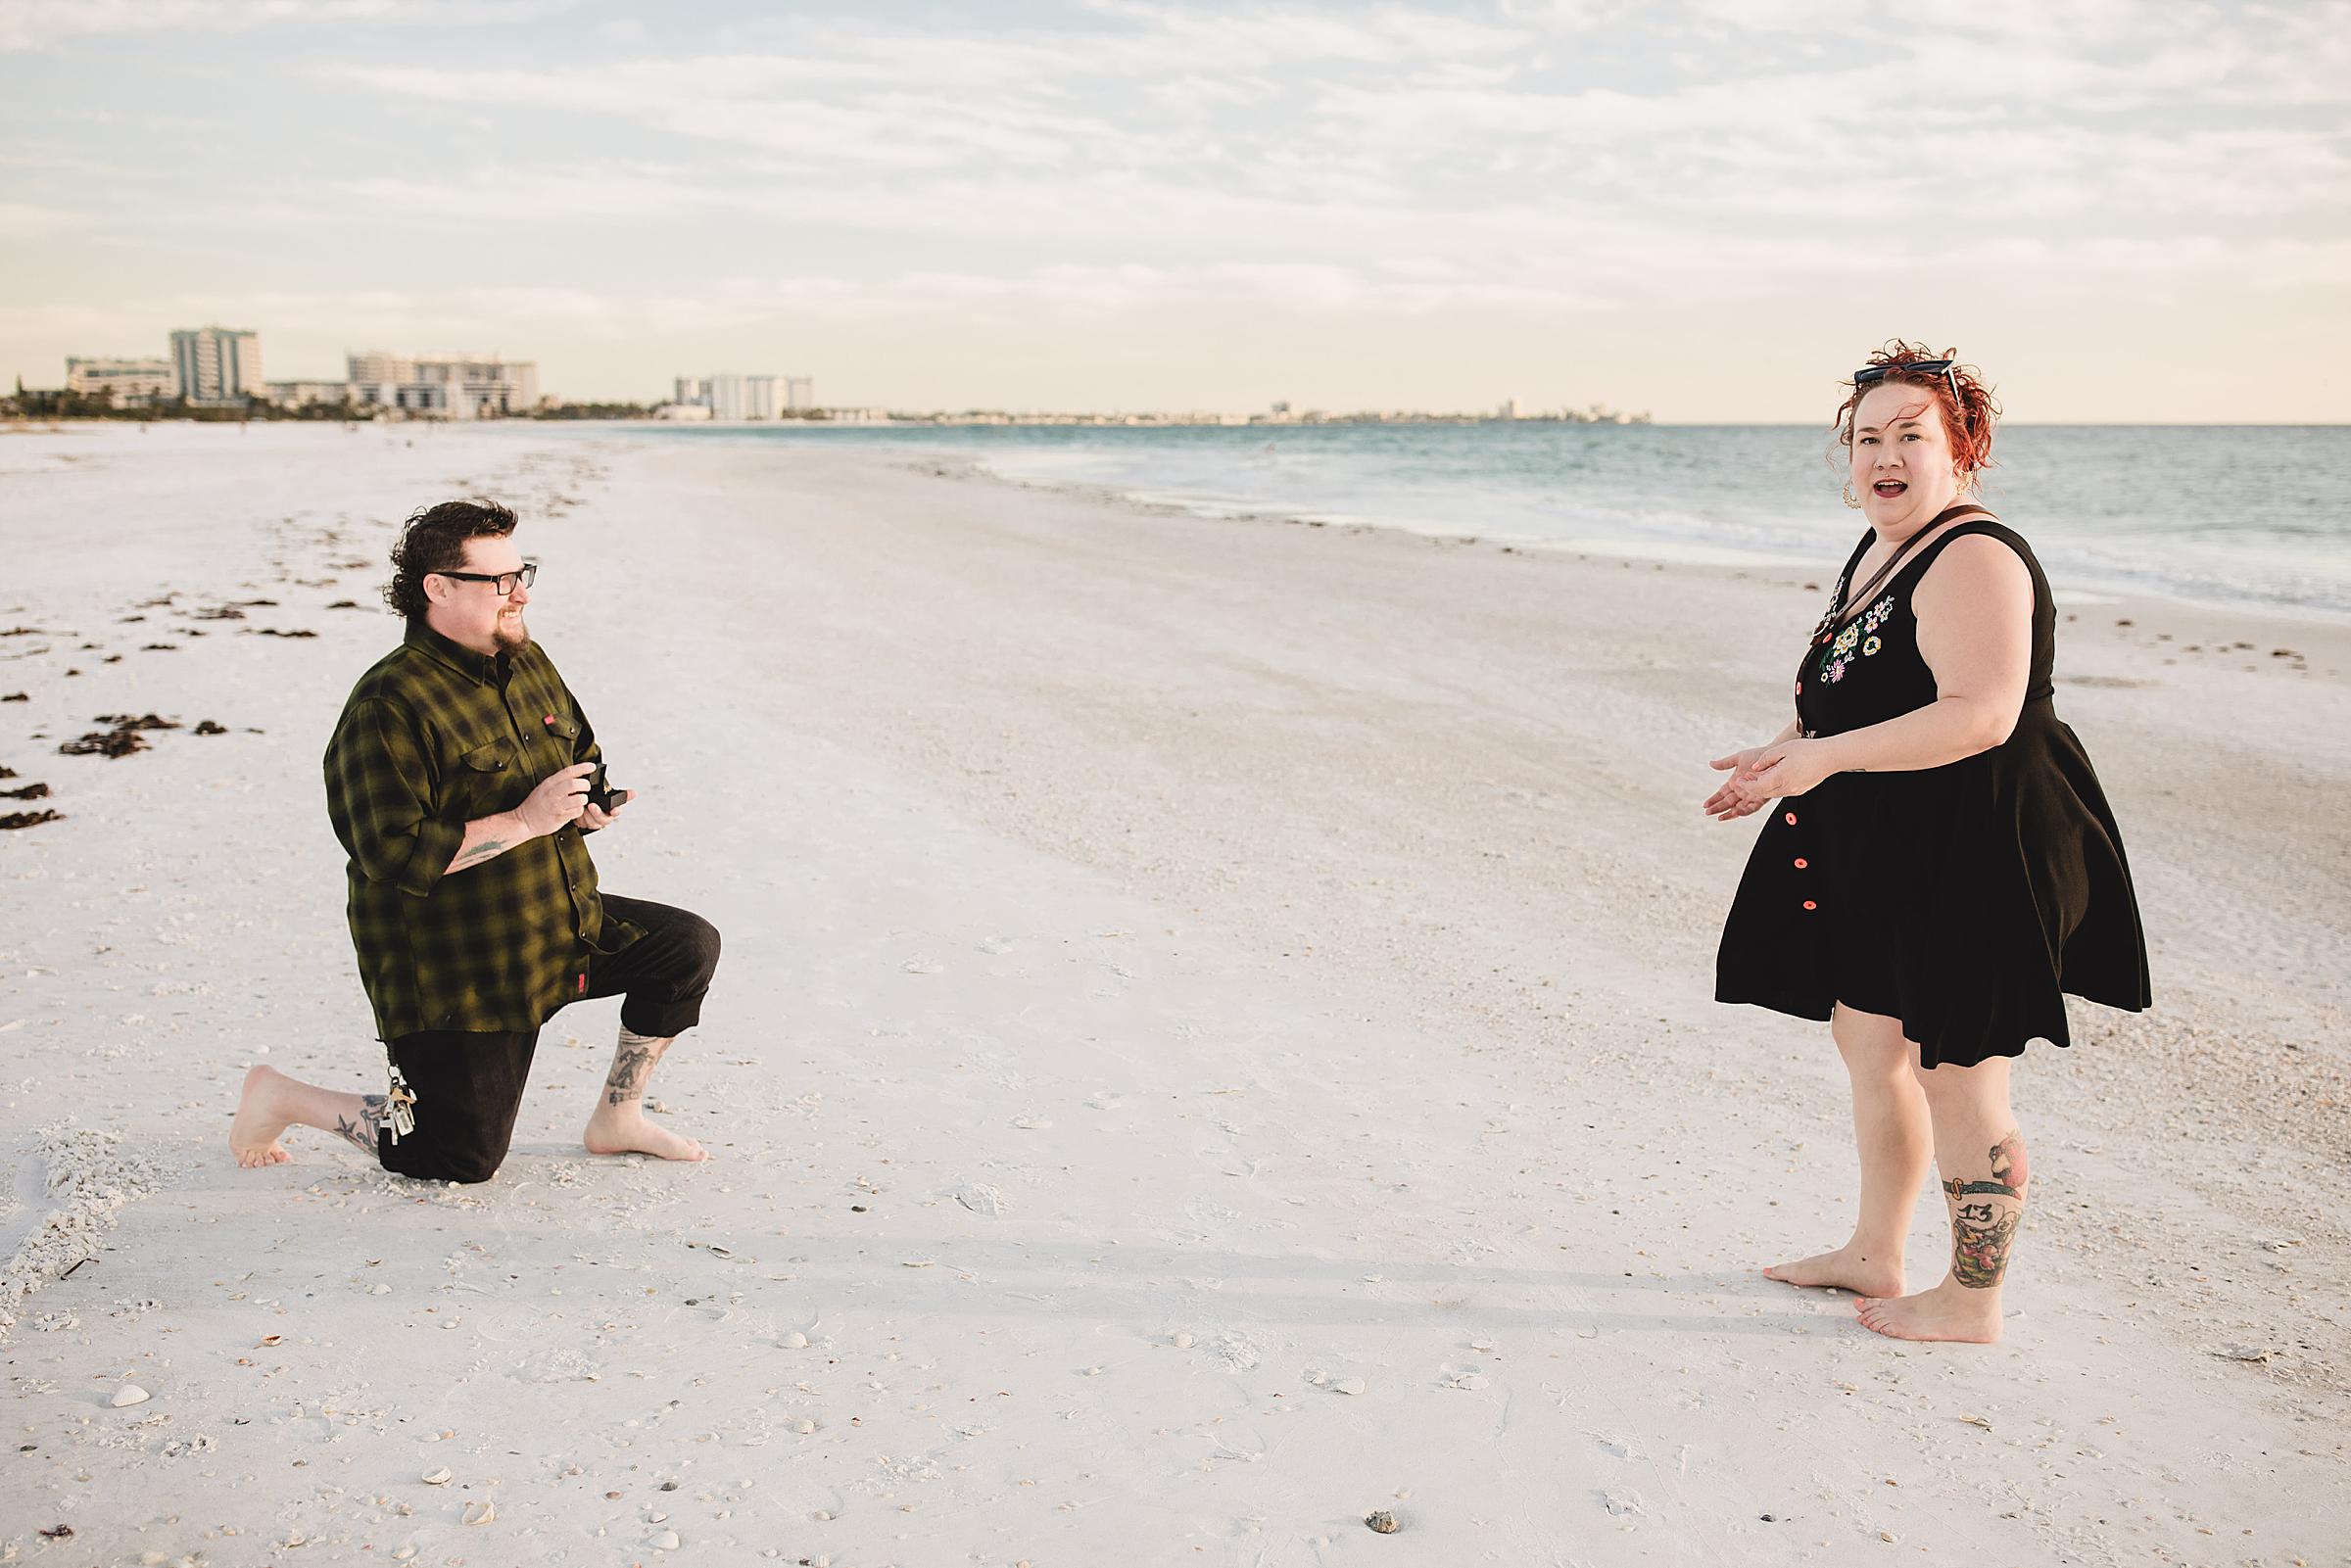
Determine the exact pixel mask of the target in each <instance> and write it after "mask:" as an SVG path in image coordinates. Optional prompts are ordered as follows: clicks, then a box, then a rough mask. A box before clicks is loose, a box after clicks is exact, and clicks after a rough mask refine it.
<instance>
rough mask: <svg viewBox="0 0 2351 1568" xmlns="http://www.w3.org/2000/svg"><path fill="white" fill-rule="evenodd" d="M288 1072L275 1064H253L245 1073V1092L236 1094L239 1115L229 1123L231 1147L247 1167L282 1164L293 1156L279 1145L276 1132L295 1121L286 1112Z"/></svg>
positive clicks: (240, 1163) (229, 1145)
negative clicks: (260, 1066)
mask: <svg viewBox="0 0 2351 1568" xmlns="http://www.w3.org/2000/svg"><path fill="white" fill-rule="evenodd" d="M288 1081H289V1080H288V1079H287V1077H286V1075H285V1074H284V1073H282V1072H280V1071H278V1070H277V1069H275V1068H259V1067H257V1068H254V1069H250V1070H248V1071H247V1072H246V1074H245V1092H244V1093H243V1094H241V1095H239V1096H238V1098H237V1117H236V1119H235V1120H234V1121H231V1122H230V1123H229V1124H228V1147H229V1149H230V1150H231V1152H233V1153H234V1154H235V1155H236V1157H237V1164H239V1165H241V1166H243V1167H244V1168H245V1169H247V1170H251V1169H254V1168H255V1167H256V1166H259V1165H282V1164H286V1163H287V1162H288V1161H290V1160H292V1159H293V1158H294V1157H293V1156H292V1155H290V1154H288V1153H286V1151H285V1150H284V1149H283V1148H281V1147H280V1146H279V1145H278V1141H277V1135H278V1134H279V1133H281V1132H283V1131H285V1130H286V1128H287V1127H289V1126H291V1125H292V1124H293V1119H294V1118H293V1117H289V1116H287V1115H286V1114H285V1103H284V1102H285V1095H284V1093H283V1092H282V1090H283V1086H284V1085H285V1084H286V1083H287V1082H288Z"/></svg>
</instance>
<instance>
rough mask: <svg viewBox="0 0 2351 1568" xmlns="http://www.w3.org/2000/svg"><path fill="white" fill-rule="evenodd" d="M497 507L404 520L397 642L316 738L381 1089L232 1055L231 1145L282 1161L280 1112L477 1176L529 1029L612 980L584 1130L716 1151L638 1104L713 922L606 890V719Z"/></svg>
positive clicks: (688, 1001)
mask: <svg viewBox="0 0 2351 1568" xmlns="http://www.w3.org/2000/svg"><path fill="white" fill-rule="evenodd" d="M514 522H515V519H514V514H513V513H512V512H510V511H508V510H507V509H506V508H505V507H504V506H499V505H495V504H489V503H484V504H479V505H476V504H471V503H468V502H463V501H449V502H445V503H443V504H441V505H439V506H434V507H431V508H429V509H427V510H425V511H421V512H418V513H417V514H416V515H415V516H414V517H411V518H410V519H409V520H408V527H407V529H406V530H405V531H404V532H403V534H402V536H401V539H400V542H399V544H397V545H396V546H394V547H393V550H392V564H393V568H394V576H393V580H392V583H391V585H390V586H389V587H388V588H387V589H386V590H385V591H384V594H385V597H386V598H387V599H389V600H390V601H391V603H392V606H393V607H394V608H395V609H397V610H399V611H401V612H402V613H403V614H404V615H406V616H407V617H408V633H407V635H406V637H405V638H404V639H403V640H402V641H401V645H400V646H399V647H397V648H395V649H394V650H393V651H392V652H390V653H389V654H387V655H385V656H384V657H383V658H382V659H381V660H379V661H378V662H377V663H376V665H375V667H374V668H372V669H370V670H369V671H368V672H367V673H366V674H365V675H363V676H361V677H360V683H359V685H357V686H356V687H354V688H352V692H351V697H350V700H349V701H348V702H346V703H345V705H344V708H343V716H342V718H341V719H340V720H339V721H338V722H337V724H336V726H335V734H334V738H333V739H332V740H331V741H330V742H329V743H328V745H327V749H326V799H327V813H328V815H329V816H330V817H331V818H332V820H333V822H334V828H335V835H336V837H338V838H340V839H341V840H342V842H343V847H344V849H345V850H346V851H348V852H349V854H350V856H351V861H350V865H349V867H348V872H347V875H348V880H349V883H350V890H351V937H352V943H353V945H354V946H355V947H356V948H357V949H358V951H359V964H360V980H361V982H362V983H363V984H364V985H365V986H366V990H367V1000H368V1002H369V1003H370V1004H371V1005H372V1006H373V1008H374V1010H375V1020H376V1027H377V1030H378V1032H379V1034H380V1035H381V1037H382V1038H383V1040H384V1041H385V1042H386V1050H387V1053H388V1055H389V1057H390V1062H391V1069H392V1071H391V1082H390V1084H389V1086H388V1090H387V1092H386V1093H384V1094H342V1093H337V1092H335V1091H333V1090H329V1089H323V1088H319V1087H316V1086H314V1085H312V1084H307V1083H302V1082H298V1081H297V1080H295V1079H293V1078H290V1077H287V1076H286V1075H285V1074H284V1073H282V1072H278V1071H276V1070H275V1069H270V1068H265V1067H257V1068H255V1069H252V1070H251V1071H250V1072H248V1073H247V1074H246V1075H245V1092H244V1098H243V1100H242V1101H241V1102H240V1103H239V1105H238V1108H237V1115H236V1120H235V1121H234V1123H233V1124H232V1125H231V1127H230V1129H229V1138H228V1141H229V1146H230V1147H231V1148H232V1149H233V1150H234V1151H235V1152H236V1156H237V1164H240V1165H245V1166H254V1165H266V1164H279V1163H281V1162H283V1161H284V1160H286V1159H287V1155H286V1152H285V1150H284V1149H283V1148H281V1147H280V1146H279V1144H278V1136H279V1134H280V1133H282V1132H284V1131H285V1129H286V1128H287V1127H288V1126H290V1125H293V1124H296V1123H299V1124H301V1125H303V1126H306V1127H317V1128H319V1129H321V1130H322V1131H326V1132H332V1133H335V1134H337V1135H338V1136H340V1137H342V1138H345V1139H347V1140H348V1141H349V1142H351V1143H352V1144H353V1145H354V1146H356V1147H357V1148H360V1149H361V1150H363V1151H365V1152H366V1153H367V1154H369V1155H372V1156H374V1157H375V1158H376V1159H377V1160H378V1161H380V1162H381V1163H382V1164H383V1166H384V1168H385V1169H387V1170H393V1171H397V1172H399V1173H400V1174H402V1175H407V1176H422V1177H429V1178H432V1179H436V1180H443V1181H488V1180H489V1179H490V1178H491V1177H492V1176H493V1175H495V1174H497V1172H498V1167H499V1165H500V1164H501V1163H502V1162H504V1159H505V1157H506V1146H507V1144H508V1142H509V1141H510V1140H511V1139H512V1137H513V1135H514V1117H515V1113H516V1112H517V1111H518V1110H519V1109H520V1108H521V1105H522V1091H523V1085H524V1083H525V1081H526V1080H527V1079H528V1078H529V1076H530V1069H531V1055H532V1052H533V1050H534V1049H535V1048H536V1047H537V1045H538V1041H539V1026H540V1024H542V1023H543V1022H546V1021H547V1019H548V1017H549V1016H550V1015H552V1013H553V1012H554V1011H555V1010H556V1009H557V1008H560V1007H562V1006H563V1005H564V1004H565V1003H568V1002H579V1001H587V1000H590V999H592V998H595V997H601V996H620V997H622V998H623V1000H622V1002H621V1007H620V1045H619V1049H618V1050H617V1051H615V1053H614V1054H613V1058H612V1070H611V1072H610V1073H609V1075H607V1077H606V1078H605V1080H604V1085H603V1087H602V1088H601V1089H600V1091H598V1094H597V1101H596V1109H595V1111H594V1112H593V1113H592V1114H591V1115H590V1117H589V1118H588V1126H587V1130H586V1132H585V1133H584V1134H583V1141H584V1142H585V1143H586V1144H587V1146H588V1150H589V1152H590V1153H591V1154H600V1155H601V1154H632V1153H634V1154H648V1155H656V1156H659V1157H660V1158H662V1159H664V1160H702V1159H706V1158H708V1157H707V1156H706V1155H705V1154H704V1152H703V1150H702V1147H701V1145H700V1144H698V1143H696V1142H695V1141H694V1140H693V1139H692V1138H689V1137H686V1136H685V1135H684V1134H682V1133H678V1132H674V1131H672V1130H670V1129H669V1128H667V1127H663V1126H659V1125H657V1124H655V1123H654V1122H651V1121H648V1120H647V1119H646V1116H645V1089H646V1080H647V1079H648V1077H649V1076H650V1075H651V1073H652V1070H653V1068H654V1066H655V1065H656V1064H658V1063H659V1062H660V1060H661V1056H662V1053H663V1052H665V1051H667V1050H668V1049H669V1047H670V1045H671V1043H672V1042H673V1041H675V1040H676V1038H677V1037H678V1036H679V1035H680V1034H682V1033H684V1032H685V1031H686V1030H687V1029H689V1028H692V1027H693V1026H694V1024H695V1023H696V1021H697V1020H698V1019H699V1018H700V1015H701V1006H702V997H703V995H704V993H706V992H707V991H708V990H709V988H710V975H711V973H712V971H713V970H715V969H716V968H717V966H718V932H717V931H716V930H715V929H714V928H713V927H711V926H710V924H709V922H707V921H705V920H703V919H702V918H701V917H700V916H698V915H692V914H688V913H687V912H686V911H684V910H681V909H671V908H669V907H667V906H666V905H662V904H651V903H646V902H644V901H642V900H639V899H634V898H615V897H610V896H606V895H603V894H600V892H599V891H598V889H597V881H596V863H595V862H594V861H593V860H591V859H590V858H589V855H588V844H587V839H586V836H585V835H586V834H588V833H591V832H597V831H598V830H600V829H602V828H606V827H609V826H611V824H612V823H613V822H615V821H617V820H618V818H619V816H620V813H621V808H622V807H623V806H624V805H626V804H627V802H628V799H629V797H630V793H629V792H628V791H617V792H613V793H612V794H610V795H608V796H606V797H605V799H604V802H603V803H601V804H600V803H598V802H597V801H594V800H591V798H590V786H591V781H592V779H593V778H594V776H595V775H596V774H597V772H598V769H599V765H600V760H601V759H600V752H599V749H598V746H597V743H596V733H595V732H594V731H593V730H591V729H590V728H589V725H588V719H587V716H586V715H585V714H583V713H582V712H581V711H580V705H579V703H578V701H577V700H576V699H574V698H573V696H572V694H571V689H569V688H568V687H566V686H565V685H564V684H563V678H562V677H561V676H559V675H557V674H556V673H555V667H554V665H553V663H552V661H550V660H549V658H548V656H547V654H546V652H545V650H543V649H542V648H541V647H540V646H539V644H538V643H537V642H534V641H531V637H530V634H529V632H528V631H527V630H526V629H525V627H524V625H523V606H524V605H526V604H528V603H529V602H530V599H531V584H532V581H533V579H534V578H535V577H536V576H537V574H538V567H537V566H536V565H535V564H534V563H530V562H526V561H524V560H523V558H522V556H521V555H520V554H519V553H518V552H517V551H516V549H515V547H514V541H513V533H514Z"/></svg>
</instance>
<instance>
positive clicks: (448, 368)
mask: <svg viewBox="0 0 2351 1568" xmlns="http://www.w3.org/2000/svg"><path fill="white" fill-rule="evenodd" d="M411 379H412V380H413V381H416V382H419V383H422V384H424V385H427V386H443V387H447V388H448V389H449V416H450V417H451V418H452V419H495V418H497V417H498V416H499V415H501V414H519V413H529V412H530V411H531V410H532V409H533V408H536V407H538V406H539V361H538V360H536V359H502V358H500V357H499V356H496V355H489V356H439V357H428V356H424V355H418V356H416V374H415V375H414V376H413V377H412V378H411Z"/></svg>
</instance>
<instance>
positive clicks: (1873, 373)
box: [1853, 359, 1967, 408]
mask: <svg viewBox="0 0 2351 1568" xmlns="http://www.w3.org/2000/svg"><path fill="white" fill-rule="evenodd" d="M1958 362H1959V361H1958V360H1956V359H1913V360H1911V361H1910V362H1909V363H1908V364H1873V365H1871V366H1870V367H1869V368H1868V369H1866V370H1856V371H1854V372H1853V385H1854V386H1855V387H1872V386H1876V385H1877V384H1878V383H1879V382H1881V381H1883V380H1885V379H1886V378H1887V377H1888V376H1890V375H1892V374H1893V373H1894V372H1895V371H1896V370H1915V371H1917V372H1918V373H1919V374H1920V375H1922V376H1931V375H1935V374H1937V373H1941V375H1942V376H1943V380H1945V381H1947V382H1949V383H1950V384H1951V399H1952V401H1953V402H1955V403H1957V404H1959V406H1960V407H1962V408H1965V407H1966V406H1967V400H1966V399H1965V398H1962V397H1960V396H1959V378H1958V377H1957V376H1955V375H1953V374H1951V366H1952V365H1954V364H1957V363H1958Z"/></svg>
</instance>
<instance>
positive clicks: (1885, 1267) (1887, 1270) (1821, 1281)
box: [1763, 1242, 1903, 1296]
mask: <svg viewBox="0 0 2351 1568" xmlns="http://www.w3.org/2000/svg"><path fill="white" fill-rule="evenodd" d="M1763 1277H1764V1278H1765V1279H1776V1280H1778V1281H1779V1282H1780V1283H1781V1284H1783V1285H1804V1286H1809V1287H1813V1288H1815V1289H1817V1288H1821V1287H1828V1288H1831V1289H1835V1290H1849V1291H1851V1292H1852V1293H1853V1294H1854V1295H1856V1296H1899V1295H1900V1294H1901V1293H1902V1284H1903V1281H1902V1259H1901V1258H1900V1257H1899V1256H1898V1255H1897V1256H1894V1257H1886V1256H1882V1255H1880V1256H1872V1255H1871V1254H1868V1253H1864V1252H1861V1251H1859V1250H1857V1249H1856V1248H1855V1247H1854V1246H1853V1244H1852V1243H1850V1242H1847V1243H1846V1244H1845V1245H1844V1246H1843V1247H1840V1248H1838V1249H1837V1250H1836V1251H1835V1252H1833V1253H1822V1254H1821V1255H1820V1256H1819V1257H1817V1258H1806V1259H1802V1260H1801V1261H1799V1262H1794V1263H1775V1264H1773V1265H1772V1266H1771V1267H1769V1268H1766V1269H1765V1270H1763Z"/></svg>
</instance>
